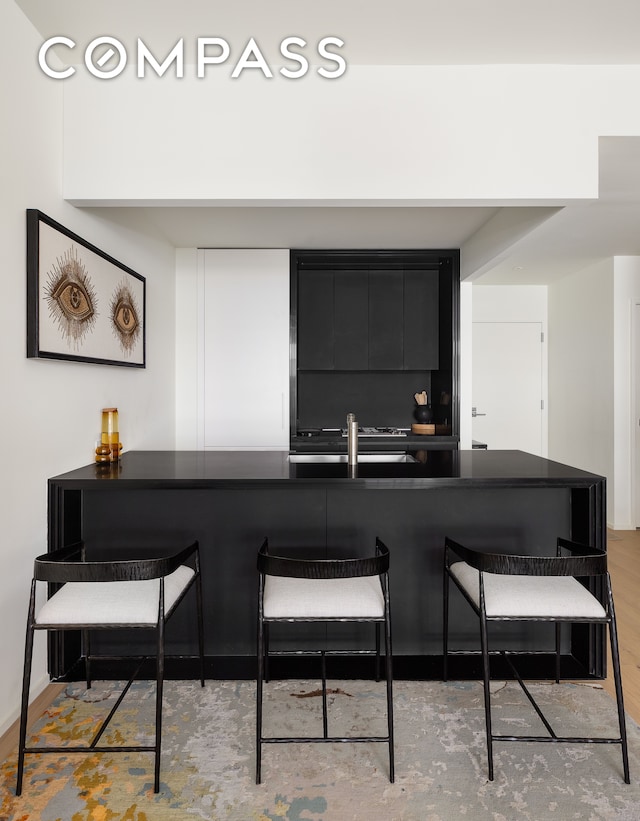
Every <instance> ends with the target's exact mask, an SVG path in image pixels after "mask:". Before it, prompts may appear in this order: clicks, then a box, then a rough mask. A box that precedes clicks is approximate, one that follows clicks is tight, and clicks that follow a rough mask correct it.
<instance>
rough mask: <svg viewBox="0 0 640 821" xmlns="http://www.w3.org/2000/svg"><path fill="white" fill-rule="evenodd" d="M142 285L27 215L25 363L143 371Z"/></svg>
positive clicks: (43, 218) (60, 229) (52, 223)
mask: <svg viewBox="0 0 640 821" xmlns="http://www.w3.org/2000/svg"><path fill="white" fill-rule="evenodd" d="M145 325H146V279H145V277H143V276H141V275H140V274H138V273H136V271H133V270H132V269H131V268H129V267H127V266H126V265H123V264H122V263H121V262H118V260H117V259H114V258H113V257H112V256H110V255H109V254H107V253H105V252H104V251H101V250H100V249H99V248H97V247H96V246H95V245H92V244H91V243H90V242H87V241H86V240H84V239H82V237H80V236H78V235H77V234H75V233H74V232H73V231H70V230H69V229H68V228H65V227H64V226H62V225H60V223H58V222H56V220H54V219H52V218H51V217H48V216H47V215H46V214H43V213H42V211H39V210H38V209H35V208H28V209H27V357H28V358H32V359H62V360H66V361H70V362H92V363H94V364H100V365H119V366H123V367H128V368H144V367H146V332H145V330H146V329H145Z"/></svg>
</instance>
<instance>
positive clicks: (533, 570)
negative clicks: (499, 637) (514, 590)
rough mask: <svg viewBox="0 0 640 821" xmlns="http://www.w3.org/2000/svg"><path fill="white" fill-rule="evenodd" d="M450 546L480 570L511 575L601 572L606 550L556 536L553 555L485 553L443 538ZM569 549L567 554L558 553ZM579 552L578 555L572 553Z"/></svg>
mask: <svg viewBox="0 0 640 821" xmlns="http://www.w3.org/2000/svg"><path fill="white" fill-rule="evenodd" d="M445 544H446V547H447V548H448V549H449V550H452V551H453V552H454V553H455V554H456V555H457V556H459V557H460V558H461V559H462V560H463V561H465V562H467V564H469V565H471V567H474V568H475V569H476V570H479V571H481V572H484V573H498V574H500V575H513V576H575V577H581V576H604V575H605V574H606V572H607V554H606V553H600V552H594V549H593V548H592V547H586V546H585V545H581V544H578V543H577V542H572V541H569V540H568V539H562V538H559V539H558V542H557V555H556V556H517V555H514V554H505V553H485V552H483V551H480V550H472V549H471V548H468V547H464V545H461V544H459V543H458V542H455V541H454V540H453V539H449V538H447V539H446V540H445ZM562 550H569V551H571V553H572V554H574V555H571V556H565V555H561V551H562ZM575 554H579V555H575Z"/></svg>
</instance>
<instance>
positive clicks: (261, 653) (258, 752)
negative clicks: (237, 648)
mask: <svg viewBox="0 0 640 821" xmlns="http://www.w3.org/2000/svg"><path fill="white" fill-rule="evenodd" d="M264 628H265V624H264V622H262V620H259V623H258V676H257V681H256V784H259V783H260V781H261V778H262V695H263V693H262V690H263V681H264V675H265V664H264V632H265V631H264Z"/></svg>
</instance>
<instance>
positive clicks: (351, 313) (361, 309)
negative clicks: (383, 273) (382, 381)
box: [302, 270, 369, 371]
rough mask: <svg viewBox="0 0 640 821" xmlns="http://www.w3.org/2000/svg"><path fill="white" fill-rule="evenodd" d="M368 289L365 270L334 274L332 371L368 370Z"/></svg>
mask: <svg viewBox="0 0 640 821" xmlns="http://www.w3.org/2000/svg"><path fill="white" fill-rule="evenodd" d="M304 278H306V277H303V279H304ZM368 289H369V275H368V273H367V271H358V270H355V271H341V272H340V273H338V274H334V285H333V293H334V303H333V324H334V330H335V335H334V345H335V358H334V363H335V369H336V370H340V371H360V370H366V369H367V368H368V367H369V340H368V337H367V326H368V323H369V306H368ZM302 321H304V317H302Z"/></svg>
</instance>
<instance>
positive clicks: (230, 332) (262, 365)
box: [202, 249, 289, 450]
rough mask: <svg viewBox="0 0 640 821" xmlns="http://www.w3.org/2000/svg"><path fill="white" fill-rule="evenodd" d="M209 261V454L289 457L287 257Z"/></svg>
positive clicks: (218, 254)
mask: <svg viewBox="0 0 640 821" xmlns="http://www.w3.org/2000/svg"><path fill="white" fill-rule="evenodd" d="M204 255H205V258H204V297H203V298H204V326H205V327H204V333H203V349H202V356H203V359H204V362H203V368H202V372H203V379H204V385H203V390H202V396H203V408H202V413H203V417H204V419H203V421H204V424H203V428H204V442H203V445H204V448H205V449H207V448H211V449H219V450H229V449H233V450H242V449H275V450H288V449H289V251H287V250H283V249H246V250H244V249H239V250H236V249H208V250H206V251H205V252H204Z"/></svg>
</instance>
